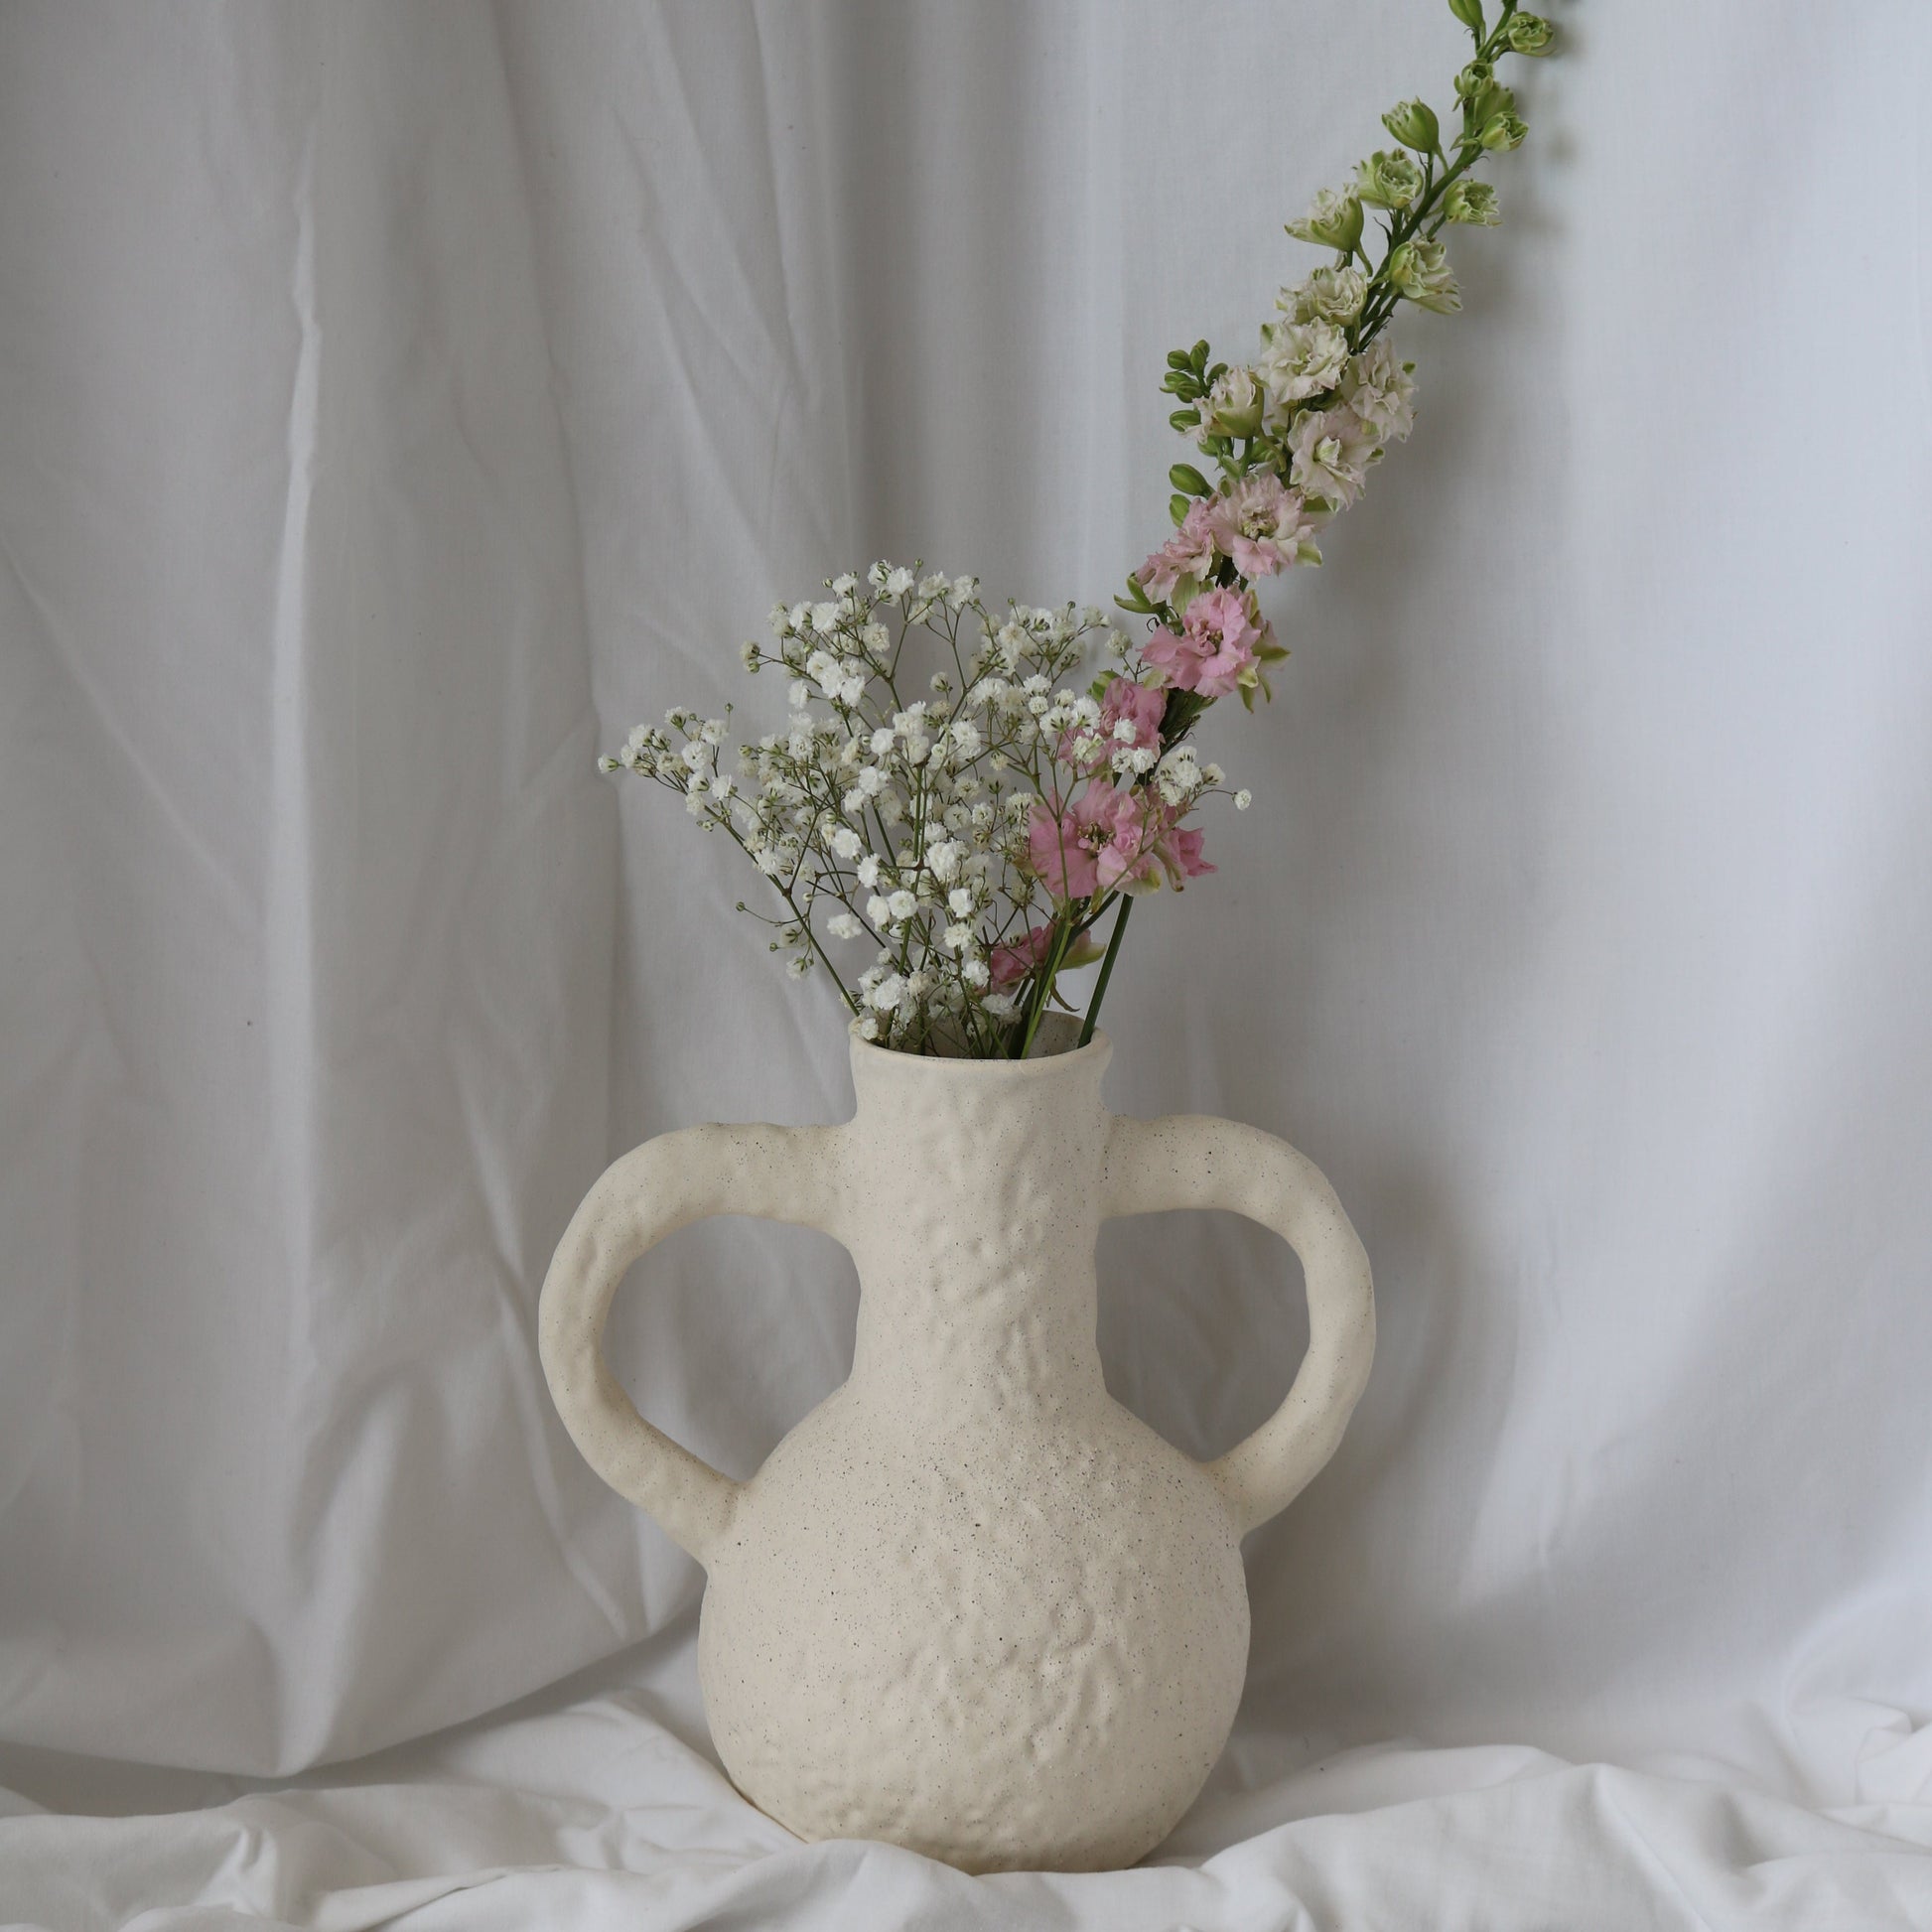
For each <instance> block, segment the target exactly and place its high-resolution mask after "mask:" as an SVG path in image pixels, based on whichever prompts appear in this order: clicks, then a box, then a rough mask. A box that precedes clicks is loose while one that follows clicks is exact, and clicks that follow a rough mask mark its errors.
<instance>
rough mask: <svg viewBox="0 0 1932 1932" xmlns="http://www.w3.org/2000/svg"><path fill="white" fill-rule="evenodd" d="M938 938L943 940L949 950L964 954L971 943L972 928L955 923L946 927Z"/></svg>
mask: <svg viewBox="0 0 1932 1932" xmlns="http://www.w3.org/2000/svg"><path fill="white" fill-rule="evenodd" d="M940 936H941V937H942V938H943V939H944V940H945V942H946V945H947V947H948V949H949V950H951V951H953V952H964V951H965V950H966V948H967V947H968V946H970V945H971V944H972V943H973V928H972V927H971V926H969V925H966V924H964V923H963V922H959V921H955V922H954V923H953V924H951V925H949V926H947V928H946V929H945V931H944V932H943V933H942V934H941V935H940Z"/></svg>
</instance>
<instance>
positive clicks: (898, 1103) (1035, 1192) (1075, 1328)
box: [540, 1022, 1375, 1871]
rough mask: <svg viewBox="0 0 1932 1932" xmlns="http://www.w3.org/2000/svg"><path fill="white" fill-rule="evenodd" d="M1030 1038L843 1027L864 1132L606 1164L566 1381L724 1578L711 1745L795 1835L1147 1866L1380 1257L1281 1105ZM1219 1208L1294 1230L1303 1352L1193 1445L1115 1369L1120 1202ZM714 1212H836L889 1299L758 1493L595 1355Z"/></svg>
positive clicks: (571, 1271) (883, 1299)
mask: <svg viewBox="0 0 1932 1932" xmlns="http://www.w3.org/2000/svg"><path fill="white" fill-rule="evenodd" d="M1042 1035H1044V1038H1043V1042H1042V1043H1043V1045H1044V1046H1045V1047H1046V1048H1048V1049H1049V1050H1046V1051H1043V1052H1042V1053H1040V1054H1039V1055H1038V1056H1037V1057H1035V1058H1032V1059H1029V1060H1025V1061H1019V1062H1015V1061H1005V1060H998V1061H988V1060H956V1059H933V1058H920V1057H915V1056H913V1055H910V1054H905V1053H897V1052H889V1051H887V1050H885V1049H883V1048H881V1047H877V1046H871V1045H868V1044H866V1043H865V1042H863V1041H861V1040H859V1039H858V1038H857V1037H856V1036H855V1038H854V1040H853V1043H852V1077H853V1086H854V1088H855V1090H856V1093H857V1097H858V1107H857V1111H856V1113H855V1114H854V1116H853V1118H852V1119H851V1120H849V1121H847V1122H846V1123H845V1124H844V1125H843V1126H838V1127H805V1128H782V1127H694V1128H690V1129H687V1130H686V1131H684V1132H682V1133H677V1134H667V1135H665V1136H663V1137H662V1138H660V1139H658V1140H654V1141H651V1142H648V1143H647V1144H646V1145H645V1146H643V1147H640V1148H638V1149H637V1150H636V1151H635V1152H634V1153H631V1154H628V1155H626V1156H625V1157H624V1158H623V1159H622V1160H621V1161H619V1162H618V1163H617V1164H616V1165H615V1166H613V1167H612V1168H611V1169H610V1170H609V1172H608V1173H605V1175H604V1176H603V1178H602V1179H601V1180H599V1182H598V1183H597V1185H596V1186H595V1187H594V1188H593V1189H592V1190H591V1193H590V1194H589V1196H588V1197H587V1198H586V1200H585V1201H584V1203H583V1205H582V1206H581V1207H580V1208H579V1209H578V1211H577V1214H576V1216H575V1218H574V1219H573V1220H572V1222H571V1224H570V1227H569V1229H568V1231H567V1232H566V1233H565V1235H564V1238H563V1241H562V1243H561V1245H560V1246H559V1247H558V1250H557V1255H556V1259H555V1260H554V1262H553V1263H552V1264H551V1268H550V1274H549V1278H548V1280H547V1281H546V1282H545V1284H544V1290H543V1301H542V1311H541V1323H540V1325H541V1343H542V1355H543V1364H544V1370H545V1373H546V1374H547V1375H548V1377H549V1381H550V1388H551V1392H552V1394H553V1395H554V1397H555V1399H556V1403H557V1408H558V1410H559V1412H560V1413H561V1414H562V1416H563V1419H564V1422H565V1423H566V1425H567V1426H568V1428H569V1430H570V1432H571V1435H572V1436H573V1438H574V1439H575V1440H576V1442H577V1445H578V1447H579V1448H580V1449H582V1450H583V1452H584V1454H585V1456H586V1457H587V1458H588V1459H589V1460H590V1462H591V1464H592V1466H593V1467H594V1468H596V1469H597V1470H598V1472H599V1473H600V1474H601V1475H602V1476H603V1477H604V1478H605V1480H606V1481H607V1482H609V1483H610V1484H611V1485H612V1486H613V1487H614V1488H616V1489H617V1490H619V1491H620V1492H621V1494H623V1495H625V1496H627V1497H629V1498H630V1500H631V1501H633V1502H635V1503H638V1504H640V1505H641V1506H642V1507H643V1508H645V1509H647V1510H648V1511H649V1512H650V1513H651V1515H653V1516H654V1517H655V1518H656V1519H657V1521H658V1522H659V1523H660V1524H662V1526H663V1527H664V1528H665V1529H666V1530H667V1531H668V1532H669V1533H670V1534H671V1535H672V1536H673V1537H675V1538H676V1539H677V1541H678V1542H679V1543H681V1544H682V1545H683V1546H684V1548H685V1549H687V1550H688V1551H690V1553H691V1554H692V1555H693V1556H694V1557H696V1558H697V1559H698V1561H699V1562H700V1563H701V1564H703V1565H704V1567H705V1570H706V1571H707V1573H708V1577H709V1581H708V1585H707V1587H706V1591H705V1597H704V1609H703V1614H702V1618H701V1622H700V1626H699V1645H698V1656H699V1671H700V1676H701V1679H702V1683H703V1687H704V1700H705V1709H706V1713H707V1715H708V1716H709V1718H710V1722H711V1730H712V1736H713V1738H714V1739H715V1741H716V1743H717V1746H718V1753H719V1756H720V1757H721V1758H722V1759H723V1761H724V1764H725V1768H726V1769H727V1770H728V1771H729V1772H730V1774H731V1776H732V1778H733V1780H734V1781H735V1782H736V1783H737V1785H738V1787H739V1789H740V1790H742V1791H743V1792H744V1793H745V1794H746V1796H747V1797H749V1798H750V1799H751V1800H752V1801H753V1803H755V1804H757V1805H759V1807H760V1808H761V1809H762V1810H764V1811H765V1812H767V1813H769V1814H770V1816H772V1817H773V1818H775V1819H777V1820H778V1821H779V1822H780V1823H781V1824H784V1825H786V1826H788V1827H789V1828H790V1829H791V1830H792V1831H794V1832H796V1833H797V1834H798V1835H799V1836H800V1837H802V1838H807V1839H823V1838H875V1839H885V1840H888V1841H890V1842H892V1843H894V1844H897V1845H902V1846H906V1847H909V1848H910V1849H912V1850H914V1851H918V1852H922V1853H925V1854H927V1855H929V1856H931V1857H933V1858H937V1859H943V1860H945V1861H946V1862H947V1863H951V1864H955V1865H959V1866H961V1867H963V1868H965V1869H967V1870H969V1871H989V1870H1002V1869H1014V1868H1029V1867H1030V1868H1047V1869H1061V1870H1085V1869H1094V1868H1098V1867H1103V1866H1111V1865H1122V1864H1131V1863H1133V1862H1134V1861H1135V1860H1136V1859H1138V1858H1140V1857H1141V1856H1142V1855H1143V1854H1145V1853H1146V1852H1148V1851H1150V1850H1151V1849H1152V1848H1153V1847H1154V1846H1155V1845H1157V1844H1158V1843H1159V1842H1160V1841H1161V1839H1162V1838H1164V1837H1165V1836H1166V1835H1167V1833H1168V1832H1169V1830H1170V1829H1171V1828H1172V1827H1173V1824H1174V1823H1175V1821H1176V1820H1177V1819H1178V1818H1179V1817H1180V1815H1181V1813H1182V1812H1183V1811H1185V1810H1186V1808H1187V1806H1188V1805H1189V1804H1190V1803H1191V1802H1192V1801H1193V1798H1194V1796H1195V1794H1196V1793H1197V1792H1198V1791H1199V1790H1200V1787H1201V1784H1202V1782H1203V1780H1204V1779H1205V1778H1206V1776H1207V1773H1208V1771H1209V1770H1210V1768H1211V1767H1212V1766H1213V1763H1214V1760H1215V1759H1216V1758H1217V1757H1218V1756H1219V1755H1220V1752H1221V1748H1222V1746H1223V1745H1224V1744H1225V1742H1226V1741H1227V1735H1228V1731H1229V1729H1230V1727H1231V1726H1232V1725H1233V1722H1234V1713H1235V1706H1236V1705H1237V1703H1238V1702H1239V1700H1240V1696H1241V1685H1242V1679H1243V1676H1244V1674H1245V1672H1246V1669H1247V1660H1248V1598H1247V1588H1246V1583H1245V1579H1244V1577H1243V1573H1242V1567H1241V1554H1240V1542H1241V1537H1242V1535H1243V1533H1244V1532H1245V1531H1247V1530H1250V1529H1252V1528H1254V1526H1255V1525H1256V1524H1258V1523H1261V1522H1265V1521H1266V1520H1267V1519H1268V1518H1269V1517H1271V1516H1273V1515H1274V1514H1275V1512H1276V1511H1277V1510H1279V1509H1281V1508H1282V1507H1283V1506H1284V1505H1285V1504H1286V1503H1288V1502H1289V1501H1290V1499H1291V1498H1292V1497H1293V1496H1294V1495H1295V1494H1296V1493H1297V1491H1299V1490H1300V1489H1301V1488H1302V1486H1303V1484H1305V1483H1306V1482H1307V1481H1308V1480H1309V1478H1310V1477H1311V1475H1313V1474H1314V1472H1315V1471H1316V1470H1317V1469H1318V1468H1319V1467H1320V1466H1321V1464H1322V1463H1323V1462H1324V1461H1326V1460H1327V1458H1328V1456H1329V1455H1330V1454H1331V1453H1332V1452H1333V1450H1334V1448H1335V1445H1336V1443H1337V1441H1338V1440H1339V1439H1340V1436H1341V1432H1342V1429H1343V1426H1344V1425H1345V1424H1346V1422H1347V1419H1348V1414H1349V1411H1350V1410H1351V1409H1352V1408H1353V1406H1354V1403H1355V1399H1356V1397H1357V1396H1358V1395H1359V1394H1360V1393H1361V1389H1362V1385H1363V1383H1364V1381H1365V1380H1366V1379H1367V1376H1368V1368H1369V1358H1370V1355H1371V1353H1372V1352H1373V1349H1374V1338H1375V1312H1374V1302H1373V1297H1372V1294H1371V1290H1370V1286H1369V1270H1368V1261H1367V1257H1366V1256H1365V1255H1364V1254H1363V1252H1362V1247H1361V1243H1360V1242H1359V1241H1358V1240H1357V1239H1356V1237H1355V1232H1354V1229H1353V1228H1351V1227H1350V1226H1349V1223H1348V1220H1347V1217H1346V1216H1345V1215H1344V1214H1343V1213H1342V1210H1341V1207H1340V1205H1339V1203H1338V1202H1337V1201H1336V1199H1335V1197H1334V1194H1333V1192H1332V1191H1331V1190H1330V1188H1329V1186H1328V1184H1327V1182H1326V1181H1325V1180H1323V1179H1322V1177H1321V1175H1320V1174H1319V1173H1317V1172H1316V1171H1315V1169H1314V1168H1313V1167H1312V1166H1311V1164H1310V1163H1309V1162H1307V1161H1306V1160H1304V1159H1303V1158H1302V1156H1301V1155H1299V1154H1297V1153H1296V1152H1295V1150H1294V1149H1293V1148H1291V1147H1288V1146H1287V1145H1285V1144H1284V1143H1283V1142H1281V1141H1278V1140H1275V1139H1273V1138H1271V1137H1270V1136H1268V1135H1266V1134H1262V1133H1259V1132H1257V1131H1256V1130H1255V1129H1253V1128H1249V1127H1238V1126H1235V1125H1233V1124H1231V1123H1229V1122H1226V1121H1218V1120H1208V1119H1200V1118H1191V1117H1179V1116H1176V1117H1174V1118H1171V1119H1167V1120H1154V1121H1142V1120H1130V1119H1126V1118H1116V1117H1114V1116H1111V1115H1109V1114H1108V1113H1107V1112H1106V1110H1105V1109H1104V1108H1103V1107H1102V1106H1101V1103H1100V1080H1101V1075H1102V1073H1103V1072H1104V1071H1105V1070H1106V1066H1107V1061H1108V1058H1109V1056H1110V1048H1109V1046H1108V1044H1107V1041H1106V1038H1105V1036H1104V1035H1096V1036H1095V1038H1094V1040H1093V1041H1092V1043H1091V1044H1089V1045H1087V1046H1084V1047H1080V1048H1078V1049H1077V1050H1060V1051H1052V1050H1050V1049H1051V1048H1053V1047H1055V1046H1060V1047H1064V1046H1065V1045H1066V1044H1067V1043H1068V1035H1067V1034H1066V1033H1064V1032H1062V1031H1061V1030H1060V1029H1059V1027H1058V1024H1057V1022H1056V1023H1055V1024H1054V1025H1053V1026H1051V1027H1049V1028H1046V1029H1042ZM1168 1207H1224V1208H1232V1209H1234V1210H1235V1211H1237V1212H1238V1213H1241V1214H1245V1215H1247V1216H1249V1217H1250V1218H1252V1219H1254V1220H1256V1221H1260V1222H1262V1223H1264V1224H1265V1225H1267V1226H1269V1227H1271V1228H1273V1229H1274V1230H1275V1231H1276V1232H1277V1233H1279V1234H1281V1235H1282V1236H1284V1237H1285V1238H1286V1239H1287V1240H1288V1241H1289V1243H1290V1244H1291V1245H1292V1246H1293V1247H1294V1248H1295V1250H1296V1251H1297V1253H1299V1254H1300V1255H1301V1257H1302V1260H1303V1263H1304V1267H1305V1270H1306V1275H1307V1284H1308V1298H1309V1308H1310V1328H1311V1340H1310V1345H1309V1352H1308V1355H1307V1358H1306V1359H1305V1360H1304V1362H1303V1364H1302V1368H1301V1371H1300V1373H1299V1374H1298V1375H1297V1376H1296V1378H1295V1384H1294V1387H1293V1388H1292V1389H1291V1390H1290V1391H1289V1394H1288V1398H1287V1400H1286V1401H1285V1402H1284V1403H1283V1405H1282V1407H1281V1409H1280V1410H1279V1411H1278V1412H1277V1413H1276V1414H1275V1416H1274V1417H1273V1418H1272V1419H1271V1420H1270V1421H1269V1422H1267V1423H1265V1424H1264V1425H1263V1426H1262V1427H1261V1428H1260V1429H1259V1430H1257V1431H1256V1432H1255V1433H1254V1435H1252V1436H1250V1437H1249V1438H1248V1439H1247V1440H1246V1441H1245V1442H1243V1443H1241V1444H1240V1445H1239V1446H1238V1447H1237V1448H1235V1449H1232V1450H1230V1451H1229V1453H1227V1454H1226V1455H1223V1456H1221V1457H1220V1458H1219V1459H1218V1460H1216V1461H1213V1462H1207V1463H1198V1462H1195V1461H1193V1460H1192V1459H1191V1458H1189V1457H1188V1456H1185V1455H1183V1454H1181V1453H1180V1451H1179V1450H1177V1449H1173V1447H1172V1446H1171V1445H1169V1444H1168V1443H1166V1442H1164V1441H1163V1440H1162V1439H1161V1438H1160V1437H1159V1436H1157V1435H1155V1433H1154V1432H1153V1431H1152V1430H1150V1429H1149V1428H1148V1427H1147V1426H1146V1425H1145V1424H1144V1423H1142V1422H1140V1421H1139V1420H1137V1419H1136V1418H1135V1417H1134V1416H1132V1415H1131V1414H1129V1413H1128V1411H1127V1410H1125V1409H1123V1408H1121V1407H1120V1405H1119V1404H1118V1403H1116V1402H1115V1401H1114V1400H1113V1399H1112V1398H1111V1397H1110V1396H1109V1395H1108V1393H1107V1390H1106V1387H1105V1384H1104V1383H1103V1381H1102V1378H1101V1369H1100V1357H1099V1353H1098V1350H1097V1348H1096V1345H1095V1338H1094V1328H1095V1277H1094V1243H1095V1237H1096V1235H1097V1233H1098V1231H1099V1227H1100V1223H1101V1221H1102V1220H1104V1219H1106V1218H1107V1217H1109V1216H1111V1215H1122V1214H1141V1213H1146V1212H1149V1211H1151V1210H1153V1209H1157V1208H1168ZM711 1214H753V1215H759V1216H762V1217H765V1218H767V1219H771V1220H779V1221H791V1222H796V1223H799V1224H801V1225H803V1226H806V1227H814V1228H822V1229H823V1230H824V1231H825V1232H826V1233H828V1234H830V1235H832V1236H834V1237H835V1238H836V1239H838V1240H839V1241H841V1242H843V1243H844V1245H845V1246H846V1247H847V1248H848V1249H849V1250H850V1251H851V1253H852V1256H853V1259H854V1260H855V1262H856V1263H857V1264H858V1270H859V1278H860V1282H861V1286H862V1297H861V1302H860V1308H859V1323H858V1338H857V1345H856V1347H855V1350H854V1354H853V1362H852V1373H851V1376H850V1378H849V1379H848V1380H847V1381H846V1383H845V1384H844V1386H843V1387H842V1388H840V1389H839V1390H838V1391H837V1392H836V1393H834V1394H833V1395H831V1396H830V1397H828V1398H827V1399H826V1400H825V1401H824V1402H823V1403H821V1404H820V1405H819V1407H818V1408H817V1409H815V1410H813V1412H812V1413H811V1414H810V1415H809V1416H807V1417H806V1418H805V1420H804V1421H803V1422H801V1423H800V1424H799V1425H798V1427H797V1428H796V1429H794V1430H793V1431H792V1432H791V1434H790V1435H788V1436H787V1437H786V1438H785V1439H784V1440H783V1442H781V1443H780V1444H779V1445H778V1447H777V1448H776V1449H773V1450H772V1452H771V1454H770V1456H769V1458H768V1459H767V1460H766V1462H765V1464H764V1466H763V1467H762V1468H761V1469H759V1472H758V1474H757V1475H755V1476H754V1477H752V1479H751V1480H750V1481H748V1482H742V1483H741V1482H733V1481H731V1480H729V1479H728V1478H727V1477H725V1476H722V1475H720V1474H719V1473H718V1472H717V1471H716V1470H715V1469H713V1468H711V1467H709V1466H708V1465H707V1464H706V1463H704V1462H702V1461H700V1460H699V1459H698V1458H697V1457H696V1456H695V1455H693V1454H691V1453H690V1452H689V1451H688V1450H687V1449H681V1448H680V1447H679V1446H678V1445H677V1444H675V1443H673V1442H671V1441H670V1440H669V1439H668V1438H666V1437H664V1436H662V1435H660V1434H659V1433H658V1432H657V1431H656V1430H654V1429H653V1428H651V1427H650V1425H649V1424H648V1423H646V1422H644V1421H643V1420H642V1419H641V1418H640V1417H639V1416H638V1415H637V1412H636V1411H635V1410H634V1409H633V1408H632V1407H631V1405H630V1402H629V1400H628V1399H627V1398H626V1396H625V1395H624V1393H623V1391H622V1390H621V1388H620V1387H619V1386H618V1383H617V1381H616V1380H615V1378H614V1377H613V1376H612V1374H611V1372H610V1370H609V1369H608V1368H607V1367H606V1366H605V1364H604V1360H603V1357H602V1355H601V1353H600V1344H601V1340H602V1336H603V1330H604V1324H605V1319H606V1316H607V1314H608V1313H609V1311H610V1306H611V1298H612V1295H613V1293H614V1291H615V1289H616V1287H617V1284H618V1282H619V1280H620V1279H621V1276H622V1275H623V1272H624V1270H625V1269H626V1268H628V1267H629V1265H630V1264H631V1262H632V1261H634V1260H635V1259H636V1258H637V1256H638V1255H640V1254H641V1253H642V1252H643V1251H644V1250H645V1249H646V1248H647V1247H649V1246H650V1244H651V1243H652V1242H654V1241H656V1240H659V1239H660V1238H661V1237H663V1236H664V1235H666V1234H669V1233H670V1232H671V1231H672V1230H674V1229H676V1228H679V1227H683V1226H685V1225H686V1224H687V1223H689V1222H691V1221H695V1220H698V1219H700V1218H702V1217H704V1216H706V1215H711Z"/></svg>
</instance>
